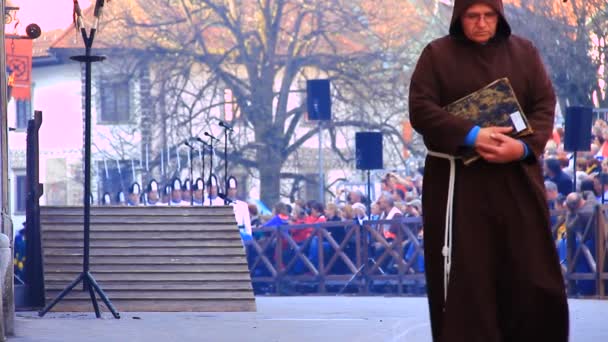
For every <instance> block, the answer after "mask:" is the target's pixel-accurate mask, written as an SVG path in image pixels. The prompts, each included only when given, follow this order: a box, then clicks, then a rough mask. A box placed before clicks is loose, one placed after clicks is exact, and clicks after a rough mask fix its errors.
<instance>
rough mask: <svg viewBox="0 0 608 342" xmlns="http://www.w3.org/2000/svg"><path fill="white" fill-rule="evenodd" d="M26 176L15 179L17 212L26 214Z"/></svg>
mask: <svg viewBox="0 0 608 342" xmlns="http://www.w3.org/2000/svg"><path fill="white" fill-rule="evenodd" d="M26 179H27V178H26V176H25V175H18V176H16V177H15V212H16V213H25V199H26V198H27V190H26Z"/></svg>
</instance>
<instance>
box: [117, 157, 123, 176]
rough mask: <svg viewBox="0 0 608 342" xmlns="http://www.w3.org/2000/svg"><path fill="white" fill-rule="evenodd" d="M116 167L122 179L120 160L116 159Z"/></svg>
mask: <svg viewBox="0 0 608 342" xmlns="http://www.w3.org/2000/svg"><path fill="white" fill-rule="evenodd" d="M116 168H117V169H118V174H119V175H120V179H121V181H122V171H121V170H120V162H119V161H118V159H116Z"/></svg>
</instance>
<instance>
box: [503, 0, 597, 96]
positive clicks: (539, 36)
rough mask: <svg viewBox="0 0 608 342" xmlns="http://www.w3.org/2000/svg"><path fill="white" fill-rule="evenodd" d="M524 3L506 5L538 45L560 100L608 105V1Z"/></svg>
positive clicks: (513, 20)
mask: <svg viewBox="0 0 608 342" xmlns="http://www.w3.org/2000/svg"><path fill="white" fill-rule="evenodd" d="M522 3H523V5H517V6H513V5H510V6H507V12H508V14H509V18H510V20H511V21H510V22H511V24H512V27H513V29H514V31H515V33H520V34H521V35H522V36H525V37H528V38H529V39H531V40H532V41H533V42H534V43H535V45H536V46H537V47H538V48H539V50H540V52H541V55H542V56H543V58H544V59H545V61H546V63H547V65H548V69H549V73H550V75H551V78H552V80H553V83H554V86H555V88H556V92H557V95H558V96H559V98H560V100H561V105H562V106H566V105H585V106H593V105H594V104H596V105H599V106H603V107H605V106H608V99H607V98H606V96H605V95H606V83H605V81H606V80H607V78H608V77H607V76H608V70H607V69H606V67H605V66H606V43H607V41H606V40H607V39H608V24H607V22H608V6H606V1H605V0H570V1H568V2H567V3H562V2H557V1H552V0H530V1H525V2H522ZM594 96H595V97H596V98H595V99H594Z"/></svg>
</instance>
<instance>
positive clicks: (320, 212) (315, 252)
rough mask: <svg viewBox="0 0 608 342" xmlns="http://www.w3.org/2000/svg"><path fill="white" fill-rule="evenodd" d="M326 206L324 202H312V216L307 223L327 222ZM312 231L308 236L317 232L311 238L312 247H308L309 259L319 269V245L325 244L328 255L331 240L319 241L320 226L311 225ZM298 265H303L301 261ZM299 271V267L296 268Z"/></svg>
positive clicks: (324, 250)
mask: <svg viewBox="0 0 608 342" xmlns="http://www.w3.org/2000/svg"><path fill="white" fill-rule="evenodd" d="M324 213H325V208H324V206H323V203H319V202H316V201H314V202H312V203H311V204H310V216H309V219H308V220H307V221H308V222H306V223H307V224H318V223H325V222H327V218H325V215H324ZM310 229H311V230H310V232H309V233H308V236H310V235H311V234H315V235H314V236H313V237H312V238H311V240H310V248H309V249H308V260H310V262H311V263H312V264H313V265H314V266H315V267H316V268H317V269H319V248H320V247H319V246H320V245H322V246H323V252H324V253H323V254H324V255H327V253H328V252H329V248H330V246H329V242H327V241H323V243H321V242H320V241H319V236H318V235H317V234H316V233H317V232H318V230H319V229H320V228H319V227H318V226H315V227H311V228H310ZM298 265H303V264H301V263H298ZM295 271H296V272H297V273H300V272H298V269H296V270H295Z"/></svg>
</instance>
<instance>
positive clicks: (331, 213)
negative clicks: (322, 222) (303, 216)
mask: <svg viewBox="0 0 608 342" xmlns="http://www.w3.org/2000/svg"><path fill="white" fill-rule="evenodd" d="M325 217H326V218H327V221H328V222H332V221H334V222H335V221H342V217H340V211H339V209H338V206H337V205H336V204H335V203H329V204H328V205H327V208H325Z"/></svg>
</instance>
